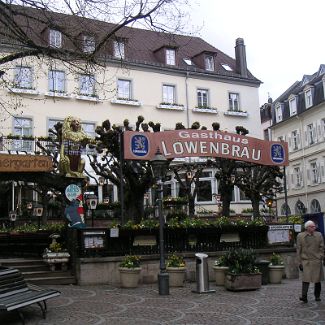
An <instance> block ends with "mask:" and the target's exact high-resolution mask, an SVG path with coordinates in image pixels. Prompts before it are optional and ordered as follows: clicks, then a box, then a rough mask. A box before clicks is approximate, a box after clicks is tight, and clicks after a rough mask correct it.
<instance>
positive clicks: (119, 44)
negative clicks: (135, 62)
mask: <svg viewBox="0 0 325 325" xmlns="http://www.w3.org/2000/svg"><path fill="white" fill-rule="evenodd" d="M114 57H115V58H118V59H124V58H125V44H124V42H123V41H114Z"/></svg>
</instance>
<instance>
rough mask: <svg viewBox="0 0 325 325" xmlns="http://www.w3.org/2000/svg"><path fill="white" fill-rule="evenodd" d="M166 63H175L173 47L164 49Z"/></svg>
mask: <svg viewBox="0 0 325 325" xmlns="http://www.w3.org/2000/svg"><path fill="white" fill-rule="evenodd" d="M166 64H169V65H175V64H176V51H175V49H166Z"/></svg>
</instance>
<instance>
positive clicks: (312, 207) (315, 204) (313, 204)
mask: <svg viewBox="0 0 325 325" xmlns="http://www.w3.org/2000/svg"><path fill="white" fill-rule="evenodd" d="M321 211H322V209H321V206H320V204H319V202H318V200H316V199H314V200H312V201H311V203H310V213H317V212H321Z"/></svg>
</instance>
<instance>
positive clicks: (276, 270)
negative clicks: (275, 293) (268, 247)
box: [269, 265, 284, 284]
mask: <svg viewBox="0 0 325 325" xmlns="http://www.w3.org/2000/svg"><path fill="white" fill-rule="evenodd" d="M283 270H284V266H283V265H269V282H270V283H271V284H279V283H281V282H282V276H283Z"/></svg>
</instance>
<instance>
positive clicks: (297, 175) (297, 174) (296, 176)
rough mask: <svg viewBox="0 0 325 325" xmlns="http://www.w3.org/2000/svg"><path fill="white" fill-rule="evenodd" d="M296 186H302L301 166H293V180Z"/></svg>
mask: <svg viewBox="0 0 325 325" xmlns="http://www.w3.org/2000/svg"><path fill="white" fill-rule="evenodd" d="M292 183H293V185H294V187H296V188H298V187H301V186H302V173H301V169H300V167H299V166H297V167H294V168H293V180H292Z"/></svg>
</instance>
